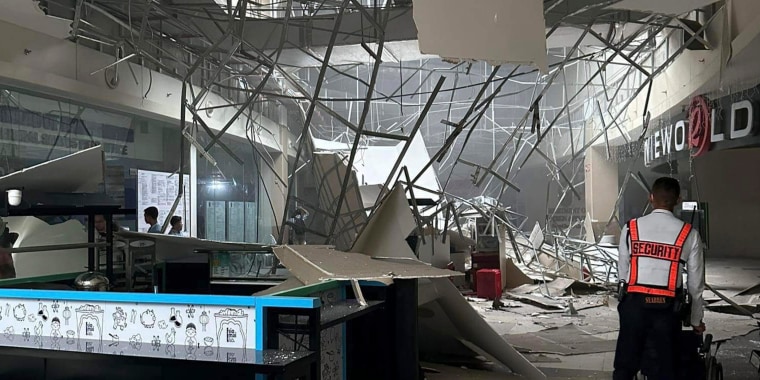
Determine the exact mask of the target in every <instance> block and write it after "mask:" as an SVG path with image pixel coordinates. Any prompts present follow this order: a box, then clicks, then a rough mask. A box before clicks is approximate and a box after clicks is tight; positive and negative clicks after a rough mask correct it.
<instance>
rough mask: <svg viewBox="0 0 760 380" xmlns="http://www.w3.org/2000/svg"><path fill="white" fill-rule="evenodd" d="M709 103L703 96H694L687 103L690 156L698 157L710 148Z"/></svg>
mask: <svg viewBox="0 0 760 380" xmlns="http://www.w3.org/2000/svg"><path fill="white" fill-rule="evenodd" d="M710 123H711V121H710V103H708V101H707V98H705V97H704V96H701V95H700V96H695V97H694V98H693V99H692V100H691V104H690V105H689V147H690V148H692V151H691V156H692V157H699V156H701V155H703V154H705V153H706V152H707V151H708V150H710V144H711V142H710Z"/></svg>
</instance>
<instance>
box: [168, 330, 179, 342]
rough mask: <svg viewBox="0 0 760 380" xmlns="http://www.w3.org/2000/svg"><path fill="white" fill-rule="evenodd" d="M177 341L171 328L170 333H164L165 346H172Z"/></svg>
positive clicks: (175, 332) (175, 334) (175, 333)
mask: <svg viewBox="0 0 760 380" xmlns="http://www.w3.org/2000/svg"><path fill="white" fill-rule="evenodd" d="M176 341H177V331H176V330H174V327H172V331H171V332H168V333H166V344H174V342H176Z"/></svg>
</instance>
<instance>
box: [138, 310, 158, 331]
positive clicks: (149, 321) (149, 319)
mask: <svg viewBox="0 0 760 380" xmlns="http://www.w3.org/2000/svg"><path fill="white" fill-rule="evenodd" d="M140 323H142V325H143V327H145V328H146V329H152V328H153V326H155V325H156V313H154V312H153V310H151V309H148V310H145V311H144V312H143V313H142V314H140Z"/></svg>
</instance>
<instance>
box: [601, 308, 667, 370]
mask: <svg viewBox="0 0 760 380" xmlns="http://www.w3.org/2000/svg"><path fill="white" fill-rule="evenodd" d="M646 298H647V297H646V296H644V295H642V294H628V295H626V296H625V299H624V300H623V302H621V303H620V304H619V305H618V313H619V315H620V333H619V335H618V341H617V349H616V350H615V372H614V373H613V376H612V378H613V380H632V379H634V377H635V376H636V374H637V373H638V372H639V371H640V370H642V367H645V368H646V375H647V377H648V378H649V379H650V380H675V379H676V378H677V368H676V367H677V364H676V361H677V358H678V355H677V352H676V349H677V347H678V344H677V342H678V336H679V333H680V330H681V319H680V317H679V315H678V313H677V312H676V311H675V310H674V308H673V305H672V303H671V302H668V303H666V304H648V303H646ZM650 350H651V352H650Z"/></svg>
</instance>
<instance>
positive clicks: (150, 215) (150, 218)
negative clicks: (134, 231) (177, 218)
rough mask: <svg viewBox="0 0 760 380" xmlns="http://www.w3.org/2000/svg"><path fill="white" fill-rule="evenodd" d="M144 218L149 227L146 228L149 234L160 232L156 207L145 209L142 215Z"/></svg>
mask: <svg viewBox="0 0 760 380" xmlns="http://www.w3.org/2000/svg"><path fill="white" fill-rule="evenodd" d="M143 217H144V218H145V223H147V224H148V225H149V226H150V228H148V233H149V234H160V233H161V226H160V225H158V209H157V208H155V207H153V206H151V207H148V208H146V209H145V213H144V215H143Z"/></svg>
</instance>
